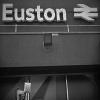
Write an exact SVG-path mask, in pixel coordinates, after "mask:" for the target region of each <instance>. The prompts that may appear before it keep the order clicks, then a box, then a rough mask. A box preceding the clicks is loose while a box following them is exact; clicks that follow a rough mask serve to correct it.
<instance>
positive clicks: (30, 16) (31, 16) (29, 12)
mask: <svg viewBox="0 0 100 100" xmlns="http://www.w3.org/2000/svg"><path fill="white" fill-rule="evenodd" d="M33 12H34V9H33V8H28V9H27V10H26V15H27V16H28V17H26V21H28V22H32V21H34V19H35V16H34V14H33Z"/></svg>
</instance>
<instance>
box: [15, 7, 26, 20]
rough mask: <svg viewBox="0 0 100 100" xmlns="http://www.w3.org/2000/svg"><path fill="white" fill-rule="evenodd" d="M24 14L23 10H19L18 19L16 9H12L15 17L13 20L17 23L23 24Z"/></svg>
mask: <svg viewBox="0 0 100 100" xmlns="http://www.w3.org/2000/svg"><path fill="white" fill-rule="evenodd" d="M24 12H25V10H24V8H22V9H21V15H20V17H19V16H18V15H19V14H18V9H16V8H15V9H14V16H15V20H16V21H17V22H21V21H22V22H23V21H24V20H25V18H24V17H25V14H24Z"/></svg>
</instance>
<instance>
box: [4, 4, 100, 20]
mask: <svg viewBox="0 0 100 100" xmlns="http://www.w3.org/2000/svg"><path fill="white" fill-rule="evenodd" d="M78 7H79V8H74V10H73V11H74V18H82V19H84V20H86V21H89V22H93V21H94V18H97V17H98V13H97V8H90V7H89V6H86V5H84V4H78ZM2 10H3V12H2V20H3V21H4V22H13V21H16V22H25V21H26V22H34V21H35V19H37V21H38V22H43V21H47V22H52V21H54V20H55V18H56V20H57V22H60V21H63V22H66V21H67V13H66V12H67V11H66V10H65V9H64V8H60V9H56V10H55V11H54V10H53V9H52V8H47V9H45V10H44V9H43V8H41V7H40V5H38V6H37V7H36V8H35V9H33V8H28V9H26V10H25V9H24V8H21V9H20V10H18V9H17V8H14V7H13V4H3V5H2ZM19 12H20V14H19ZM35 13H36V16H35ZM41 14H43V17H42V16H41ZM49 14H50V16H49ZM61 14H62V15H63V17H62V18H63V20H61ZM36 17H37V18H36Z"/></svg>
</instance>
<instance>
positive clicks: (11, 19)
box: [2, 4, 13, 22]
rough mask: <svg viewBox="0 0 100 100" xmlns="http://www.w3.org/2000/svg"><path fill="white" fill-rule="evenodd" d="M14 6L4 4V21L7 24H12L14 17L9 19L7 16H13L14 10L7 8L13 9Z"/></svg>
mask: <svg viewBox="0 0 100 100" xmlns="http://www.w3.org/2000/svg"><path fill="white" fill-rule="evenodd" d="M12 7H13V4H3V14H2V20H3V21H5V22H8V21H9V22H11V21H13V17H7V15H12V12H13V11H12V10H7V8H12Z"/></svg>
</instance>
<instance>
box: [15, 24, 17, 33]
mask: <svg viewBox="0 0 100 100" xmlns="http://www.w3.org/2000/svg"><path fill="white" fill-rule="evenodd" d="M15 32H17V24H16V25H15Z"/></svg>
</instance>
